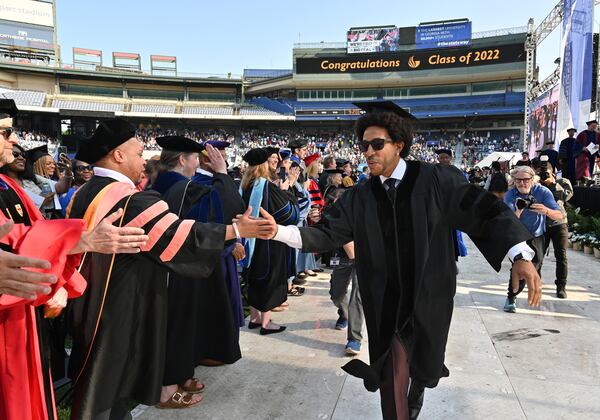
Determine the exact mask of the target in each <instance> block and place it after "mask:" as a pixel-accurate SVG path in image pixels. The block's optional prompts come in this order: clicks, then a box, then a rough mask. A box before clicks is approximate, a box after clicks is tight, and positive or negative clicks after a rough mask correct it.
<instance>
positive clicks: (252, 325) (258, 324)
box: [248, 321, 262, 330]
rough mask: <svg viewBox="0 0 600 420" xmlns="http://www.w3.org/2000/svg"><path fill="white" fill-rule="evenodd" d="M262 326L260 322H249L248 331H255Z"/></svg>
mask: <svg viewBox="0 0 600 420" xmlns="http://www.w3.org/2000/svg"><path fill="white" fill-rule="evenodd" d="M260 326H262V324H261V323H260V322H252V321H248V329H249V330H253V329H255V328H258V327H260Z"/></svg>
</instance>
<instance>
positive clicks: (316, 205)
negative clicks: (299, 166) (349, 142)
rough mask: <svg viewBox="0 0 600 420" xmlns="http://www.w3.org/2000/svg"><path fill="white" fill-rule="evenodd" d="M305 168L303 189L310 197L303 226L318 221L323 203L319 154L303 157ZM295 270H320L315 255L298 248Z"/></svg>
mask: <svg viewBox="0 0 600 420" xmlns="http://www.w3.org/2000/svg"><path fill="white" fill-rule="evenodd" d="M304 164H305V165H306V169H305V171H304V174H305V178H306V181H305V182H304V189H305V190H306V191H308V194H309V199H310V210H309V213H308V217H307V219H306V221H304V222H303V223H302V225H303V226H307V225H312V224H314V223H316V222H318V221H319V220H320V218H321V210H322V208H323V205H324V201H323V195H322V194H321V190H319V181H318V177H319V173H320V172H321V171H322V168H323V165H321V155H320V154H319V153H314V154H312V155H310V156H307V157H306V158H304ZM296 271H298V272H300V273H304V274H305V275H307V276H313V277H314V276H316V272H318V271H320V270H319V269H318V267H317V261H316V259H315V255H314V254H313V253H312V252H302V251H300V250H298V254H297V258H296Z"/></svg>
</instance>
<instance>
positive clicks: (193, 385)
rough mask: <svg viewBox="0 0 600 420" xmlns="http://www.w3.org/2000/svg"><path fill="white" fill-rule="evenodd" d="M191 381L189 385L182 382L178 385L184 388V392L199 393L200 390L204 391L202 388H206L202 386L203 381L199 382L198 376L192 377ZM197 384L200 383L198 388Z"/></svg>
mask: <svg viewBox="0 0 600 420" xmlns="http://www.w3.org/2000/svg"><path fill="white" fill-rule="evenodd" d="M191 381H192V383H191V385H190V386H185V385H184V384H181V385H179V387H180V388H181V389H182V390H184V391H185V392H187V393H188V394H199V393H201V392H203V391H204V388H206V387H205V386H204V384H203V383H201V382H200V379H198V378H192V379H191ZM198 385H202V386H201V387H200V388H198Z"/></svg>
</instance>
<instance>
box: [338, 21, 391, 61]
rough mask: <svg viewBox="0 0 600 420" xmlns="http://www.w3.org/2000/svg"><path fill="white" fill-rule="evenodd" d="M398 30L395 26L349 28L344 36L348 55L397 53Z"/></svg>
mask: <svg viewBox="0 0 600 420" xmlns="http://www.w3.org/2000/svg"><path fill="white" fill-rule="evenodd" d="M399 33H400V32H399V30H398V28H396V27H395V26H391V27H390V26H387V27H381V28H356V29H353V28H350V30H349V31H348V33H347V34H346V42H347V50H346V51H347V52H348V54H355V53H368V52H383V51H397V50H398V41H399Z"/></svg>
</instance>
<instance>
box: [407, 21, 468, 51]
mask: <svg viewBox="0 0 600 420" xmlns="http://www.w3.org/2000/svg"><path fill="white" fill-rule="evenodd" d="M416 44H417V49H418V50H423V49H430V48H448V47H462V46H465V45H470V44H471V22H453V23H440V24H432V25H420V26H417V34H416Z"/></svg>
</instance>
